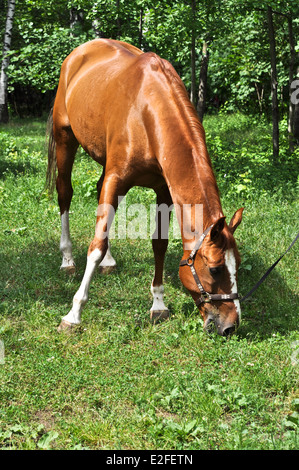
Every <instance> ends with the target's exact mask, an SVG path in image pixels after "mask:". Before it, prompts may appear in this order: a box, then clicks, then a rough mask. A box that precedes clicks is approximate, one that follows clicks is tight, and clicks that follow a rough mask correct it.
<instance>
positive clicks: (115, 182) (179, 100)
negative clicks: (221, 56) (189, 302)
mask: <svg viewBox="0 0 299 470" xmlns="http://www.w3.org/2000/svg"><path fill="white" fill-rule="evenodd" d="M79 145H81V146H82V147H83V149H84V150H85V151H86V152H87V153H88V154H89V155H90V156H91V157H92V158H93V159H94V160H95V161H96V162H98V163H99V164H100V165H102V166H103V173H102V176H101V178H100V180H99V182H98V186H97V189H98V203H99V206H98V213H97V219H96V229H95V236H94V239H93V240H92V242H91V244H90V246H89V249H88V255H87V264H86V269H85V273H84V277H83V279H82V282H81V285H80V288H79V289H78V291H77V292H76V294H75V296H74V298H73V305H72V309H71V310H70V312H69V313H68V314H67V315H66V316H64V317H63V319H62V322H61V324H60V326H59V330H61V329H64V328H70V327H72V326H73V325H77V324H79V323H80V322H81V311H82V308H83V306H84V305H85V303H86V302H87V298H88V290H89V285H90V282H91V279H92V276H93V274H94V272H95V270H96V268H97V267H98V266H102V267H104V268H108V269H109V267H110V268H113V266H115V264H116V263H115V260H114V258H113V257H112V255H111V252H110V246H109V242H108V236H107V233H108V230H109V226H110V224H111V218H112V217H113V215H114V213H115V211H116V209H117V205H118V203H119V200H120V197H122V196H124V195H125V194H126V193H127V192H128V190H129V189H130V188H132V187H133V186H143V187H148V188H152V189H153V190H154V191H155V192H156V196H157V206H160V205H161V204H164V205H165V204H166V207H169V208H170V209H171V207H172V206H175V208H176V213H177V217H178V221H179V224H180V230H181V236H182V242H183V249H184V253H183V257H182V261H181V263H180V268H179V275H180V279H181V281H182V283H183V285H184V286H185V287H186V288H187V289H188V290H189V292H190V294H191V296H192V297H193V299H194V301H195V303H196V304H197V305H198V308H199V311H200V313H201V315H202V317H203V320H204V327H205V328H207V327H208V325H210V324H212V325H213V327H214V325H215V326H216V329H217V332H218V334H220V335H223V336H227V335H229V334H230V333H232V332H233V331H235V329H236V328H237V326H238V325H239V322H240V315H241V311H240V303H239V300H238V294H237V271H238V267H239V263H240V256H239V253H238V250H237V247H236V243H235V239H234V237H233V233H234V231H235V229H236V227H237V226H238V225H239V223H240V222H241V219H242V211H243V209H239V210H238V211H237V212H236V213H235V214H234V216H233V218H232V220H231V221H230V223H229V225H227V223H226V221H225V217H224V215H223V211H222V208H221V203H220V198H219V192H218V188H217V184H216V180H215V176H214V174H213V170H212V166H211V161H210V158H209V155H208V152H207V147H206V142H205V134H204V130H203V127H202V125H201V123H200V121H199V119H198V116H197V114H196V111H195V109H194V107H193V105H192V104H191V103H190V100H189V98H188V94H187V92H186V89H185V87H184V85H183V83H182V81H181V79H180V78H179V76H178V75H177V73H176V72H175V70H174V68H173V67H172V66H171V65H170V63H169V62H167V61H166V60H163V59H161V58H160V57H158V56H157V55H156V54H154V53H151V52H147V53H143V52H142V51H140V50H139V49H137V48H135V47H134V46H131V45H129V44H126V43H124V42H120V41H114V40H108V39H96V40H93V41H90V42H88V43H86V44H83V45H81V46H79V47H78V48H76V49H75V50H74V51H73V52H72V53H71V54H70V55H69V56H68V57H67V58H66V59H65V61H64V62H63V64H62V68H61V74H60V80H59V85H58V90H57V95H56V99H55V103H54V107H53V115H52V117H51V131H50V139H49V158H48V172H47V177H48V182H51V181H53V178H55V177H56V167H57V170H58V174H57V179H56V188H57V192H58V202H59V207H60V214H61V227H62V234H61V240H60V250H61V252H62V266H61V269H65V270H68V271H73V270H74V266H75V263H74V260H73V256H72V245H71V240H70V233H69V208H70V204H71V199H72V194H73V189H72V184H71V172H72V166H73V162H74V158H75V154H76V151H77V148H78V146H79ZM198 205H201V207H202V220H201V222H200V224H199V223H198V221H196V220H197V219H196V216H195V215H196V214H195V210H196V207H198ZM180 209H182V210H181V211H180ZM183 214H184V216H183ZM168 216H169V214H168ZM168 219H169V217H168ZM156 221H157V227H156V232H155V234H156V236H155V237H153V239H152V246H153V251H154V259H155V274H154V278H153V281H152V285H151V292H152V295H153V305H152V308H151V319H152V320H154V321H155V320H157V319H162V318H167V317H168V315H169V312H168V309H167V307H166V306H165V304H164V301H163V292H164V287H163V264H164V257H165V252H166V249H167V244H168V240H167V237H163V236H161V222H162V221H161V216H160V215H159V212H157V217H156ZM168 223H169V220H168ZM187 225H188V227H187ZM200 227H201V229H200ZM190 228H191V233H192V234H193V235H192V236H193V238H192V236H190ZM202 233H203V235H202ZM190 240H191V241H190Z"/></svg>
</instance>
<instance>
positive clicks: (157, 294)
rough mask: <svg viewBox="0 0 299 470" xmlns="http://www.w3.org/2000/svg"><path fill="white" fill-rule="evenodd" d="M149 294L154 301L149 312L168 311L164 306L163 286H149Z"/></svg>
mask: <svg viewBox="0 0 299 470" xmlns="http://www.w3.org/2000/svg"><path fill="white" fill-rule="evenodd" d="M151 293H152V295H153V298H154V301H153V305H152V308H151V311H158V310H168V308H167V307H166V305H165V304H164V300H163V297H164V286H163V285H161V286H153V285H151Z"/></svg>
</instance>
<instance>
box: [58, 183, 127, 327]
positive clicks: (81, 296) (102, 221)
mask: <svg viewBox="0 0 299 470" xmlns="http://www.w3.org/2000/svg"><path fill="white" fill-rule="evenodd" d="M125 193H126V191H125V190H124V184H123V182H122V181H121V180H120V178H119V177H118V176H116V175H106V176H105V179H104V182H103V190H102V192H101V197H100V200H99V205H98V212H97V222H96V229H95V237H94V239H93V241H92V242H91V244H90V245H89V249H88V254H87V263H86V268H85V273H84V276H83V279H82V282H81V285H80V287H79V289H78V291H77V292H76V294H75V295H74V298H73V305H72V308H71V310H70V311H69V313H68V314H67V315H66V316H65V317H63V318H62V322H61V324H60V326H59V328H58V331H61V330H62V329H65V328H70V327H72V325H78V324H79V323H81V312H82V309H83V307H84V305H85V304H86V302H87V300H88V291H89V286H90V283H91V280H92V277H93V275H94V273H95V270H96V268H97V267H98V265H99V264H100V262H101V261H102V259H103V258H104V257H105V255H106V252H107V249H108V232H109V229H110V226H111V223H112V221H113V218H114V215H115V211H116V209H117V204H118V197H119V196H122V195H125Z"/></svg>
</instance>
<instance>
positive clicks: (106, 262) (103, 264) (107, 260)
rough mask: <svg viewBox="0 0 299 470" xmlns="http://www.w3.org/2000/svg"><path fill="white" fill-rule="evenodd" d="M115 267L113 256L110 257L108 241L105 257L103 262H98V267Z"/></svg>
mask: <svg viewBox="0 0 299 470" xmlns="http://www.w3.org/2000/svg"><path fill="white" fill-rule="evenodd" d="M114 266H116V261H115V259H114V258H113V256H112V255H111V251H110V242H109V241H108V248H107V252H106V255H105V256H104V258H103V260H102V261H101V262H100V267H102V268H108V267H109V268H110V267H114Z"/></svg>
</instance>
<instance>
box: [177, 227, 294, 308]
mask: <svg viewBox="0 0 299 470" xmlns="http://www.w3.org/2000/svg"><path fill="white" fill-rule="evenodd" d="M212 227H213V225H210V227H208V228H207V229H206V230H205V231H204V232H203V234H202V235H201V237H200V238H199V240H198V242H197V244H196V245H195V247H194V248H193V250H192V252H191V253H190V255H189V258H187V259H184V260H182V261H181V262H180V266H189V268H190V269H191V272H192V275H193V278H194V280H195V282H196V285H197V287H198V289H199V291H200V293H201V297H200V298H199V299H198V300H196V301H195V304H196V305H197V306H198V305H200V304H202V303H206V302H211V301H212V300H236V299H239V300H240V302H244V301H245V300H247V299H248V298H249V297H250V296H251V295H252V294H253V293H254V292H255V291H256V290H257V289H258V288H259V286H260V285H261V284H262V283H263V282H264V280H265V279H266V278H267V277H268V276H269V274H270V273H271V271H272V270H273V269H274V268H275V266H276V265H277V264H278V263H279V261H280V260H281V259H282V258H283V257H284V255H285V254H286V253H287V252H288V251H290V249H291V248H292V246H293V245H294V244H295V243H296V241H297V240H298V238H299V232H298V233H297V236H296V237H295V239H294V240H293V241H292V243H291V244H290V246H289V247H288V248H287V249H286V251H285V252H284V253H283V254H282V255H281V256H280V257H279V258H278V260H277V261H275V263H273V264H272V266H270V268H269V269H268V270H267V271H266V272H265V274H264V275H263V276H262V277H261V279H260V280H259V281H258V282H257V283H256V284H255V285H254V286H253V288H252V289H251V290H250V291H249V292H248V293H247V294H246V295H245V296H244V297H242V298H241V299H240V296H239V294H238V293H232V294H209V293H208V292H206V291H205V290H204V288H203V286H202V284H201V282H200V280H199V277H198V275H197V272H196V270H195V267H194V259H195V256H196V253H197V252H198V250H199V249H200V247H201V245H202V243H203V241H204V239H205V237H206V236H207V234H208V233H209V231H210V230H211V228H212Z"/></svg>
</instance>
